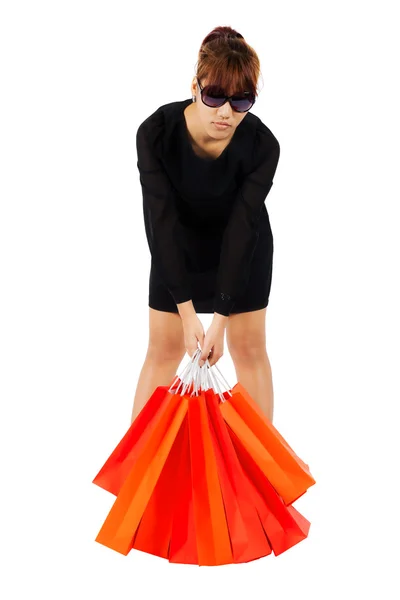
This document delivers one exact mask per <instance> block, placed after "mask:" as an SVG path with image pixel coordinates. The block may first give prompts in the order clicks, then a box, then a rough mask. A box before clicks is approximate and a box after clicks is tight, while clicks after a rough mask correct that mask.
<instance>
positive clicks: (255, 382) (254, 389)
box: [234, 350, 274, 423]
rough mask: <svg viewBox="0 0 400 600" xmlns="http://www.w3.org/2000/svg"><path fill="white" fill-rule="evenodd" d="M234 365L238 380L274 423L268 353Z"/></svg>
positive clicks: (258, 354)
mask: <svg viewBox="0 0 400 600" xmlns="http://www.w3.org/2000/svg"><path fill="white" fill-rule="evenodd" d="M234 365H235V371H236V377H237V380H238V381H240V383H241V384H242V385H243V386H244V387H245V388H246V390H247V391H248V392H249V394H250V396H251V397H252V398H253V400H254V401H255V402H257V404H258V406H259V407H260V408H261V410H262V411H263V412H264V414H265V415H266V417H267V418H268V419H269V420H270V421H271V423H272V420H273V412H274V390H273V383H272V372H271V365H270V362H269V358H268V354H267V352H266V351H265V350H264V352H261V351H260V352H259V353H257V356H255V357H254V358H253V359H252V360H251V361H244V360H236V361H234Z"/></svg>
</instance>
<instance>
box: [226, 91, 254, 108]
mask: <svg viewBox="0 0 400 600" xmlns="http://www.w3.org/2000/svg"><path fill="white" fill-rule="evenodd" d="M254 101H255V98H254V95H253V94H245V95H242V96H234V97H233V98H232V101H231V105H232V108H233V109H234V110H236V111H237V112H246V111H248V110H249V109H250V108H251V107H252V106H253V104H254Z"/></svg>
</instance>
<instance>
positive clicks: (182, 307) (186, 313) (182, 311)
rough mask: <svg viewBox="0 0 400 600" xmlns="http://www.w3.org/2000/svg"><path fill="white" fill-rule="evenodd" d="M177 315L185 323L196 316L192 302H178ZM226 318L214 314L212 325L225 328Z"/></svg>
mask: <svg viewBox="0 0 400 600" xmlns="http://www.w3.org/2000/svg"><path fill="white" fill-rule="evenodd" d="M177 307H178V312H179V315H180V317H181V319H182V321H186V320H187V319H190V318H191V317H193V316H194V315H196V311H195V309H194V305H193V301H192V300H188V301H187V302H180V303H179V304H177ZM228 318H229V317H226V316H225V315H221V314H220V313H217V312H214V316H213V323H215V324H216V325H218V326H219V327H224V328H225V327H226V325H227V323H228Z"/></svg>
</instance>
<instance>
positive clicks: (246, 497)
mask: <svg viewBox="0 0 400 600" xmlns="http://www.w3.org/2000/svg"><path fill="white" fill-rule="evenodd" d="M191 360H192V362H193V358H192V359H191ZM188 366H190V365H188ZM192 367H193V365H192ZM192 367H191V369H190V370H189V375H190V376H189V378H188V377H187V376H186V375H185V377H183V378H180V377H177V378H175V380H174V381H173V383H172V384H171V386H170V387H169V388H168V387H167V386H160V387H158V388H156V390H155V391H154V393H153V394H152V396H151V397H150V399H149V401H148V402H147V403H146V405H145V406H144V407H143V409H142V411H141V412H140V413H139V415H138V416H137V418H136V420H135V421H134V422H133V423H132V425H131V426H130V428H129V429H128V431H127V432H126V434H125V435H124V436H123V438H122V439H121V441H120V442H119V444H118V445H117V446H116V448H115V449H114V450H113V452H112V453H111V455H110V456H109V458H108V459H107V460H106V462H105V464H104V465H103V467H102V468H101V469H100V471H99V473H98V474H97V475H96V477H95V479H94V480H93V482H94V483H96V484H97V485H99V486H100V487H102V488H104V489H106V490H108V491H110V492H111V493H113V494H114V495H115V496H116V500H115V502H114V505H113V506H112V508H111V510H110V512H109V514H108V516H107V518H106V520H105V522H104V524H103V526H102V528H101V530H100V531H99V533H98V535H97V537H96V541H97V542H99V543H102V544H104V545H106V546H107V547H109V548H111V549H114V550H116V551H118V552H120V553H122V554H124V555H126V554H128V553H129V551H130V550H131V549H136V550H141V551H144V552H147V553H149V554H153V555H156V556H160V557H162V558H165V559H167V560H169V561H170V562H175V563H183V564H197V565H222V564H227V563H241V562H248V561H251V560H255V559H258V558H261V557H263V556H267V555H268V554H271V553H272V552H273V553H274V554H275V555H278V554H281V553H282V552H284V551H285V550H287V549H289V548H291V547H292V546H294V545H295V544H297V543H298V542H299V541H301V540H303V539H305V538H306V537H307V535H308V532H309V527H310V522H309V521H307V519H305V518H304V517H303V516H302V515H301V514H300V513H299V512H298V511H297V510H296V509H295V508H294V507H293V506H291V504H292V503H293V501H294V500H295V499H296V498H298V497H299V496H300V495H302V494H304V493H305V491H306V490H307V489H308V488H309V487H310V486H311V485H313V484H314V483H315V480H314V479H313V477H312V475H311V473H310V471H309V468H308V465H306V464H305V463H304V462H303V461H301V459H300V458H299V457H298V456H297V455H296V454H295V453H294V451H293V450H292V448H291V447H290V446H289V445H288V443H287V442H286V441H285V440H284V438H283V437H282V436H281V435H280V434H279V432H278V431H277V430H276V428H275V427H273V426H272V423H270V421H269V420H268V419H267V418H266V417H265V416H264V414H263V413H262V412H261V410H260V409H259V407H258V406H257V405H256V403H255V402H254V400H253V399H252V398H251V397H250V395H249V394H248V392H247V391H246V390H245V389H244V388H243V386H241V384H239V383H238V384H237V385H236V386H235V387H234V388H232V390H230V389H229V390H228V391H225V392H223V393H221V391H220V390H219V389H218V386H217V389H213V388H212V387H211V386H210V385H208V384H207V379H204V378H203V380H202V379H201V377H200V378H199V374H200V371H199V370H198V369H197V371H196V369H194V370H193V368H192ZM204 368H205V369H207V370H206V371H201V373H203V374H205V375H206V376H207V374H208V364H207V363H206V365H205V367H202V369H204ZM199 381H202V384H201V385H200V386H199ZM210 381H211V379H210ZM202 386H203V387H202ZM181 387H182V390H181V391H180V392H179V390H180V388H181ZM203 388H204V389H203Z"/></svg>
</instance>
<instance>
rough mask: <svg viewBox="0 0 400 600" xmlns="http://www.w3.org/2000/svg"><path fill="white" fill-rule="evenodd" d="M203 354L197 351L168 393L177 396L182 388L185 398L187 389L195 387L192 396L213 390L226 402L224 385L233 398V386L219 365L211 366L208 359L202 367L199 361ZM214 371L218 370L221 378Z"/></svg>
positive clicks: (199, 350) (181, 393)
mask: <svg viewBox="0 0 400 600" xmlns="http://www.w3.org/2000/svg"><path fill="white" fill-rule="evenodd" d="M201 352H202V351H201V349H200V348H198V349H197V350H196V352H195V353H194V354H193V356H192V358H191V359H190V361H189V362H188V364H187V365H186V367H185V368H184V369H183V371H182V373H181V374H180V375H177V377H176V378H175V379H174V381H173V383H172V384H171V386H170V388H169V390H168V391H169V392H171V393H173V394H177V393H178V392H179V389H180V388H181V387H182V391H181V392H180V395H181V396H183V395H184V394H186V391H187V389H188V388H189V387H190V386H191V385H193V391H192V392H191V394H190V395H191V396H194V395H195V396H198V394H199V392H200V393H201V392H202V391H205V390H209V389H212V390H213V392H214V393H215V394H218V395H219V397H220V399H221V401H222V402H225V400H226V398H225V397H224V396H223V384H225V386H226V390H225V391H227V392H228V394H229V395H230V396H232V392H231V386H230V385H229V383H228V382H227V381H226V379H225V377H224V376H223V375H222V373H221V371H220V370H219V369H218V367H217V365H213V366H212V367H211V366H210V363H209V360H208V359H206V361H205V363H204V365H203V366H202V367H200V365H199V360H200V356H201ZM212 369H216V371H217V372H218V373H219V377H218V375H217V374H216V373H215V371H212ZM178 379H180V380H181V381H180V383H179V385H178V386H177V387H175V384H176V383H177V381H178Z"/></svg>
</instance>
